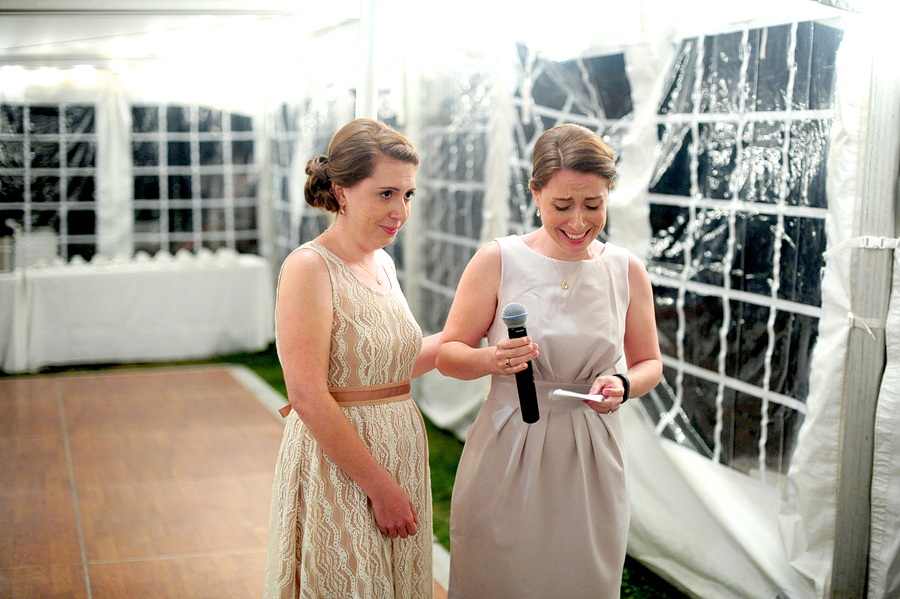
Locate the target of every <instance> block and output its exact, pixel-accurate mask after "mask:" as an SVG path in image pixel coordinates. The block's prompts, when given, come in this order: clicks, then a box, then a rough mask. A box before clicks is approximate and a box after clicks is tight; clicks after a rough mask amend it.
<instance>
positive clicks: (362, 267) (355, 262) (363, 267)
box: [325, 229, 384, 286]
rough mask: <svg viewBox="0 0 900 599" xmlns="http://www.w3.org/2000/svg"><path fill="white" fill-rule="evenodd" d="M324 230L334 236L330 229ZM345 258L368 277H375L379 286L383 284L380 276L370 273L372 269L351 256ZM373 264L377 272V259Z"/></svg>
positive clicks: (335, 239)
mask: <svg viewBox="0 0 900 599" xmlns="http://www.w3.org/2000/svg"><path fill="white" fill-rule="evenodd" d="M325 232H326V233H328V234H329V235H331V236H332V237H334V235H333V234H332V233H331V229H325ZM334 241H335V243H337V238H336V237H334ZM341 249H343V248H341ZM347 260H349V261H350V262H352V263H353V264H355V265H357V266H358V267H360V268H361V269H363V270H364V271H366V274H368V275H369V276H370V277H372V278H373V279H375V282H376V283H377V284H378V285H379V286H381V285H383V284H384V281H382V280H381V277H379V276H378V275H377V274H374V275H373V274H372V271H370V270H369V269H368V268H366V267H365V266H363V265H362V264H360V263H359V262H357V261H356V260H354V259H353V258H347ZM375 265H376V266H375V272H376V273H377V272H378V266H377V265H378V260H376V261H375Z"/></svg>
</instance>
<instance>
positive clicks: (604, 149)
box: [528, 123, 616, 191]
mask: <svg viewBox="0 0 900 599" xmlns="http://www.w3.org/2000/svg"><path fill="white" fill-rule="evenodd" d="M531 159H532V167H531V181H530V182H529V183H528V185H529V187H530V188H531V190H532V191H540V190H542V189H543V188H544V187H545V186H546V185H547V184H548V183H549V182H550V179H551V178H552V177H553V175H555V174H556V173H558V172H559V171H562V170H570V171H575V172H577V173H588V174H592V175H599V176H600V177H603V178H604V179H606V180H607V181H609V188H610V189H612V188H613V186H614V185H615V183H616V162H615V158H614V157H613V153H612V150H610V149H609V146H607V145H606V144H605V143H604V142H603V140H602V139H600V136H599V135H597V134H596V133H594V132H593V131H591V130H590V129H588V128H587V127H582V126H581V125H573V124H571V123H566V124H563V125H557V126H556V127H553V128H552V129H548V130H547V131H544V132H543V133H542V134H541V136H540V137H538V140H537V141H536V142H535V144H534V149H533V150H532V152H531Z"/></svg>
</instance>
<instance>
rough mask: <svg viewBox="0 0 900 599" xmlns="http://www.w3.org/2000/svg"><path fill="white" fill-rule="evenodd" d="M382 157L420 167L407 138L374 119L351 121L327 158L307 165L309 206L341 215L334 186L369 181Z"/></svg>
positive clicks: (337, 135) (332, 146)
mask: <svg viewBox="0 0 900 599" xmlns="http://www.w3.org/2000/svg"><path fill="white" fill-rule="evenodd" d="M379 156H384V157H386V158H391V159H393V160H399V161H401V162H406V163H409V164H412V165H415V166H417V167H418V166H419V153H418V152H417V151H416V149H415V148H414V147H413V145H412V142H411V141H410V140H409V139H407V138H406V136H404V135H401V134H400V133H397V132H396V131H394V130H393V129H391V128H390V127H388V126H387V125H385V124H384V123H380V122H378V121H374V120H372V119H356V120H354V121H350V122H349V123H347V124H346V125H344V126H343V127H342V128H341V130H340V131H338V132H337V133H336V134H335V135H334V137H333V138H332V139H331V143H330V144H329V145H328V155H327V156H325V155H323V156H317V157H315V158H313V159H312V160H310V161H309V162H308V163H307V164H306V174H307V175H308V176H307V178H306V185H305V186H304V188H303V194H304V196H305V197H306V203H307V204H309V205H310V206H312V207H313V208H320V209H322V210H327V211H329V212H338V211H339V210H340V205H339V204H338V201H337V198H336V197H335V195H334V191H333V188H332V185H340V186H341V187H353V186H354V185H356V184H357V183H359V182H360V181H362V180H363V179H368V178H369V177H371V176H372V173H373V172H374V170H375V160H376V159H377V158H378V157H379Z"/></svg>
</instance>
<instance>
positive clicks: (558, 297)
mask: <svg viewBox="0 0 900 599" xmlns="http://www.w3.org/2000/svg"><path fill="white" fill-rule="evenodd" d="M497 241H498V243H499V244H500V252H501V260H502V274H501V280H500V297H499V303H498V306H497V314H496V315H495V317H494V321H493V323H492V325H491V327H490V329H489V331H488V341H489V343H490V345H496V343H497V342H498V341H499V340H501V339H503V338H507V337H508V336H509V332H508V329H507V328H506V326H505V325H504V324H503V321H502V319H501V314H502V311H503V307H504V306H506V305H507V304H508V303H510V302H518V303H520V304H522V305H524V306H525V308H526V309H527V311H528V317H527V322H526V325H525V326H526V329H527V332H528V335H529V336H530V337H531V338H532V339H533V340H534V341H535V342H536V343H537V344H538V345H539V347H540V350H539V351H540V357H538V358H537V360H535V361H533V362H532V365H533V368H534V373H535V382H536V383H535V386H536V388H537V394H538V402H539V407H540V413H541V417H540V420H539V421H538V422H536V423H534V424H531V425H528V424H525V423H524V422H522V417H521V414H520V411H519V403H518V392H517V390H516V382H515V377H514V376H494V377H493V378H492V381H491V390H490V394H489V395H488V398H487V401H486V402H485V404H484V406H483V407H482V408H481V411H480V412H479V414H478V417H477V419H476V421H475V423H474V424H473V425H472V428H471V429H470V430H469V433H468V437H467V439H466V445H465V449H464V451H463V455H462V459H461V460H460V464H459V470H458V473H457V477H456V483H455V486H454V488H453V500H452V505H451V520H450V538H451V557H450V588H449V596H450V597H452V598H456V599H475V598H487V597H490V598H491V599H503V598H509V599H527V598H534V599H549V598H555V597H560V598H562V597H564V598H566V599H579V598H590V599H614V598H615V599H618V597H619V594H620V587H621V578H622V567H623V563H624V560H625V545H626V541H627V536H628V524H629V518H630V512H629V499H628V484H627V461H626V455H625V444H624V439H623V435H622V428H621V425H620V422H619V416H618V414H617V413H615V412H614V413H612V414H609V415H599V414H597V413H596V412H594V411H592V410H591V409H590V408H589V407H587V406H586V405H584V404H583V403H582V402H581V401H578V400H565V401H557V400H555V401H552V402H551V401H550V400H548V399H547V395H548V392H549V391H550V390H552V389H556V388H560V387H562V388H565V389H569V390H573V391H580V392H583V393H587V392H588V390H589V389H590V386H591V383H592V382H593V379H594V378H595V377H597V376H598V375H600V374H612V373H613V372H615V366H616V363H617V362H618V360H619V358H620V357H621V356H622V354H623V338H624V332H625V314H626V311H627V309H628V297H629V294H628V254H627V252H626V251H625V250H623V249H622V248H618V247H616V246H613V245H611V244H609V243H607V244H606V246H605V248H604V250H603V252H602V253H601V254H600V256H599V257H598V258H596V259H594V260H586V261H584V262H583V263H582V264H581V266H580V267H579V268H578V271H577V272H576V273H575V275H574V276H571V277H570V278H569V280H568V283H569V289H568V290H563V289H562V288H561V280H560V277H559V275H558V273H557V271H556V270H555V268H554V266H553V263H552V262H551V260H550V259H549V258H547V257H545V256H542V255H540V254H538V253H536V252H534V251H533V250H531V249H530V248H529V247H528V246H526V245H525V243H524V242H523V241H522V240H521V239H520V238H519V237H515V236H512V237H503V238H500V239H498V240H497ZM574 264H575V263H567V262H557V266H558V267H559V268H560V270H562V272H563V274H564V275H566V274H568V273H569V271H571V269H572V268H573V266H574Z"/></svg>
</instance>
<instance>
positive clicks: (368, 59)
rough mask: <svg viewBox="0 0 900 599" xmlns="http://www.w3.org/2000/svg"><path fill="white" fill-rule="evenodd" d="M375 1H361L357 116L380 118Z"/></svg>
mask: <svg viewBox="0 0 900 599" xmlns="http://www.w3.org/2000/svg"><path fill="white" fill-rule="evenodd" d="M375 1H376V0H360V2H359V66H358V71H357V75H356V77H357V85H356V118H369V119H377V118H378V90H377V89H376V87H375Z"/></svg>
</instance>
